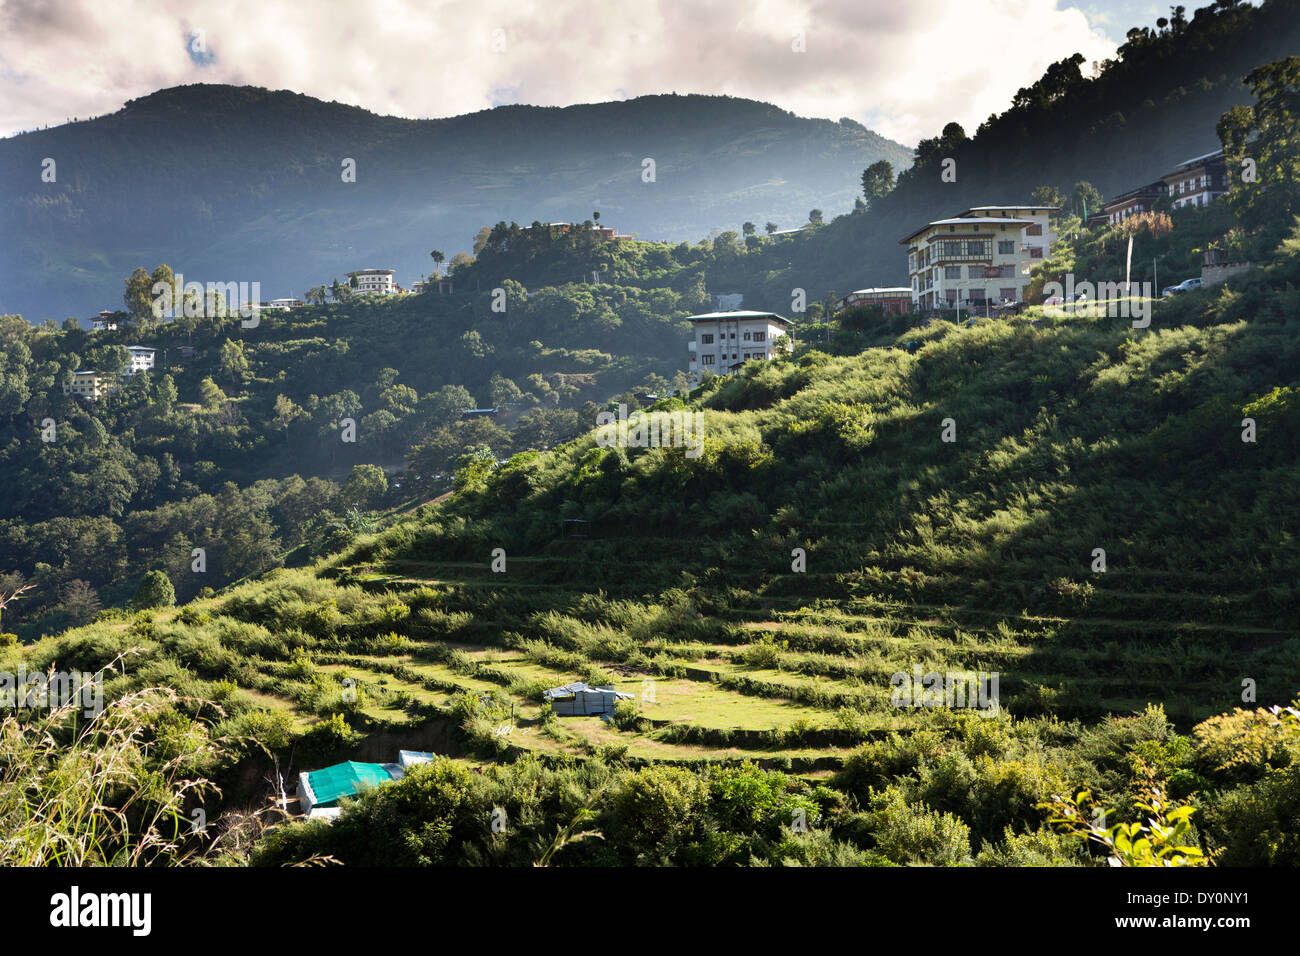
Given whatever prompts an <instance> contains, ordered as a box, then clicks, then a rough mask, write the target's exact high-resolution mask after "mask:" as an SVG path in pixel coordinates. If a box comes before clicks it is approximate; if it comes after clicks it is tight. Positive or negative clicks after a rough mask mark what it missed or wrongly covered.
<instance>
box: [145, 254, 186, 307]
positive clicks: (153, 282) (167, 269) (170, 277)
mask: <svg viewBox="0 0 1300 956" xmlns="http://www.w3.org/2000/svg"><path fill="white" fill-rule="evenodd" d="M159 285H161V286H163V289H162V291H161V292H159V293H158V294H157V295H158V297H159V298H160V299H161V302H160V304H159V306H158V307H157V308H153V309H152V310H151V312H150V315H151V316H152V317H153V318H154V319H161V318H162V312H163V311H164V307H165V309H166V310H169V311H170V312H171V313H172V315H173V316H175V315H176V306H177V305H179V304H180V300H181V290H180V289H178V288H177V287H176V274H175V273H174V272H172V267H171V266H169V265H167V263H165V262H164V263H163V264H162V265H160V266H159V267H158V268H157V269H154V270H153V275H151V276H149V294H150V299H151V301H152V300H154V292H153V290H154V288H156V287H157V286H159ZM180 311H181V312H182V313H183V312H184V311H185V310H184V309H182V310H180Z"/></svg>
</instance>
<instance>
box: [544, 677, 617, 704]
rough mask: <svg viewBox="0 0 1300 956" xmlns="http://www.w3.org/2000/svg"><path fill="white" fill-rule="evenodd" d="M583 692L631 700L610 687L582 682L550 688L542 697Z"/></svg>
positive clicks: (564, 695) (563, 695)
mask: <svg viewBox="0 0 1300 956" xmlns="http://www.w3.org/2000/svg"><path fill="white" fill-rule="evenodd" d="M583 692H586V693H599V694H613V695H614V696H615V697H626V698H627V699H629V700H631V699H632V695H631V694H628V693H625V692H624V691H621V690H615V689H614V688H612V687H592V686H591V685H589V684H585V683H583V682H582V681H574V682H573V683H572V684H565V685H564V686H563V687H552V688H551V689H550V690H548V691H546V692H544V693H543V694H542V696H543V697H547V698H551V697H568V696H569V695H571V694H580V693H583Z"/></svg>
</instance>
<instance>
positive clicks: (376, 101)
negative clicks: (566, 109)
mask: <svg viewBox="0 0 1300 956" xmlns="http://www.w3.org/2000/svg"><path fill="white" fill-rule="evenodd" d="M1191 6H1192V5H1189V9H1190V8H1191ZM1159 9H1163V8H1159ZM1159 15H1160V13H1159V12H1158V8H1157V6H1156V5H1155V4H1152V3H1147V2H1142V0H1079V2H1078V4H1077V5H1075V4H1073V3H1071V2H1070V0H544V2H543V0H538V2H528V0H474V2H472V3H471V2H465V0H453V2H438V0H432V2H431V0H371V2H366V3H362V2H344V0H287V2H279V0H199V2H194V0H189V2H172V0H157V2H153V3H147V2H135V0H0V135H10V134H12V133H14V132H17V131H19V130H23V129H33V128H38V127H42V126H46V125H55V124H57V123H62V122H65V121H66V120H69V119H71V118H73V117H80V118H83V119H84V118H86V117H89V116H97V115H101V114H104V113H111V112H114V111H116V110H117V109H119V108H120V107H121V105H122V103H123V102H124V101H126V100H128V99H132V98H135V97H138V96H143V95H145V94H147V93H150V92H152V91H154V90H156V89H160V88H163V87H169V86H177V85H180V84H185V83H233V84H249V85H254V86H264V87H268V88H271V89H289V90H294V91H295V92H300V93H306V94H309V95H311V96H316V97H319V98H321V99H325V100H338V101H339V102H343V103H350V104H356V105H358V106H362V107H365V108H366V109H369V110H373V111H374V112H377V113H387V114H392V115H396V116H407V117H431V116H452V115H456V114H459V113H467V112H473V111H475V110H481V109H486V108H488V107H491V106H495V105H499V104H502V103H532V104H538V105H543V106H566V105H569V104H572V103H588V102H596V101H603V100H613V99H622V98H626V97H632V96H639V95H642V94H647V93H661V92H671V91H676V92H678V93H726V94H730V95H734V96H744V97H751V98H754V99H760V100H766V101H769V102H772V103H776V104H777V105H779V106H781V107H783V108H785V109H788V110H792V111H794V112H795V113H798V114H800V115H804V116H823V117H828V118H831V119H839V118H840V117H842V116H848V117H851V118H853V119H857V120H859V121H860V122H863V123H865V124H867V125H868V126H870V127H872V128H873V129H876V130H877V131H879V132H881V133H883V134H884V135H886V136H889V137H891V138H893V139H897V140H899V141H901V142H903V143H906V144H908V145H912V144H914V143H915V142H916V140H917V139H918V138H919V137H921V136H930V135H934V134H935V133H937V132H938V130H939V129H940V128H941V127H942V126H943V124H944V123H946V122H949V121H950V120H957V121H958V122H960V123H962V124H963V125H964V126H966V127H967V129H968V131H969V130H972V129H973V128H974V127H975V126H977V125H979V123H980V122H982V121H983V120H984V119H985V118H987V117H988V115H989V114H990V113H993V112H997V111H1001V110H1003V109H1005V108H1006V106H1007V104H1008V103H1009V101H1010V98H1011V96H1012V95H1013V94H1014V93H1015V91H1016V90H1017V89H1019V88H1020V87H1022V86H1025V85H1028V84H1029V83H1032V82H1033V81H1034V80H1035V79H1037V78H1038V77H1039V76H1040V75H1041V73H1042V70H1043V68H1044V67H1045V66H1046V65H1047V64H1049V63H1051V62H1052V61H1053V60H1058V59H1060V58H1062V57H1065V56H1069V55H1071V54H1073V53H1075V52H1079V53H1082V54H1083V55H1084V56H1085V57H1086V58H1087V60H1088V61H1089V62H1091V61H1093V60H1101V59H1104V58H1106V57H1107V56H1111V55H1113V53H1114V51H1115V47H1116V45H1117V43H1119V42H1122V40H1123V36H1124V33H1125V32H1126V31H1127V30H1128V28H1129V27H1131V26H1135V25H1139V24H1140V25H1151V24H1153V23H1154V22H1155V18H1156V17H1157V16H1159Z"/></svg>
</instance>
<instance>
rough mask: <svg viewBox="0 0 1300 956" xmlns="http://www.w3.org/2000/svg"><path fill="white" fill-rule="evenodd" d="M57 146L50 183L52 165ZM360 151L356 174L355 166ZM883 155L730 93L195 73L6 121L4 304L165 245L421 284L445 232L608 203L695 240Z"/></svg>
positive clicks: (226, 261)
mask: <svg viewBox="0 0 1300 956" xmlns="http://www.w3.org/2000/svg"><path fill="white" fill-rule="evenodd" d="M46 157H50V158H53V159H55V161H56V163H57V174H58V179H57V182H56V183H53V184H50V183H43V182H41V179H40V171H41V163H42V160H43V159H44V158H46ZM346 158H351V159H355V160H356V164H357V180H356V182H355V183H343V182H342V177H341V164H342V162H343V160H344V159H346ZM646 158H651V159H654V161H655V164H656V170H655V173H656V176H655V182H653V183H646V182H643V181H642V161H643V160H644V159H646ZM881 158H884V159H888V160H890V162H892V163H893V164H894V165H895V167H899V166H901V165H905V164H906V163H907V162H908V161H909V158H910V150H908V149H906V148H905V147H903V146H900V145H899V144H897V143H893V142H891V141H889V140H886V139H884V138H883V137H880V136H878V135H876V134H874V133H871V132H869V131H866V130H865V129H862V128H860V127H856V126H849V125H844V124H838V123H833V122H830V121H827V120H811V119H802V118H799V117H796V116H794V115H793V114H791V113H787V112H785V111H783V110H780V109H777V108H776V107H773V106H770V105H767V104H764V103H757V102H754V101H750V100H741V99H734V98H730V97H708V96H676V95H667V96H650V97H642V98H639V99H635V100H629V101H626V102H619V103H603V104H596V105H588V106H574V107H568V108H564V109H559V108H542V107H531V106H511V107H502V108H499V109H495V110H490V111H485V112H481V113H476V114H470V115H466V116H459V117H454V118H451V119H441V120H403V119H396V118H393V117H382V116H376V115H374V114H372V113H368V112H367V111H365V110H362V109H359V108H356V107H351V106H344V105H341V104H338V103H324V102H321V101H320V100H316V99H313V98H311V97H308V96H302V95H299V94H294V93H289V92H285V91H279V92H269V91H267V90H262V89H258V88H252V87H230V86H208V85H196V86H188V87H177V88H174V89H169V90H163V91H160V92H158V93H155V94H152V95H150V96H147V97H144V98H142V99H139V100H134V101H132V102H130V103H128V104H127V105H126V106H125V107H124V108H123V109H122V110H121V111H119V112H117V113H114V114H112V115H110V116H105V117H100V118H98V119H94V120H90V121H86V122H80V123H73V124H70V125H66V126H60V127H56V128H54V129H50V130H44V131H40V132H35V133H29V134H25V135H22V136H18V137H14V138H11V139H8V140H4V141H0V182H4V183H5V184H6V191H5V194H4V195H3V197H2V198H0V230H3V232H4V235H5V236H6V239H7V241H6V243H5V248H4V253H3V256H0V311H5V312H20V313H22V314H24V315H26V316H27V317H28V318H29V319H33V320H37V319H41V318H45V317H47V316H53V317H55V318H63V317H64V316H65V315H68V314H74V315H83V316H84V315H87V314H90V313H91V312H93V311H97V310H98V309H100V308H104V307H116V306H118V305H119V304H120V298H121V288H122V286H121V283H122V279H123V277H124V276H126V275H127V274H129V273H130V271H131V270H132V269H134V268H135V267H136V266H137V265H140V264H144V263H147V264H148V265H149V266H150V267H151V268H152V266H153V265H155V264H157V263H158V262H167V263H169V264H171V265H172V266H173V267H174V268H175V269H177V270H178V271H181V272H183V273H185V274H186V276H187V278H190V279H197V280H201V281H209V280H211V281H230V280H236V281H241V280H242V281H250V282H251V281H254V280H258V281H261V283H262V291H263V294H264V296H266V297H272V296H280V295H288V294H289V293H290V292H291V291H292V292H294V293H296V294H301V293H302V292H303V291H304V290H305V289H306V287H307V286H308V285H309V284H316V283H318V282H321V281H328V280H329V279H331V278H333V277H335V276H340V275H341V274H342V273H343V272H345V271H346V270H348V269H352V268H359V267H366V266H383V267H389V268H395V269H397V270H398V273H399V275H398V279H399V281H401V282H403V283H404V284H407V285H409V284H410V283H411V282H412V281H414V280H415V279H417V278H418V277H419V275H420V274H421V273H424V272H428V271H429V270H430V266H431V262H430V259H429V251H430V250H431V249H434V248H438V249H442V250H443V251H444V252H446V254H447V256H448V257H450V256H451V255H452V254H453V253H454V252H456V251H458V250H462V249H464V250H467V251H468V248H469V246H470V244H471V241H472V237H473V235H474V233H475V232H477V230H478V229H479V227H480V226H482V225H485V224H491V223H494V222H497V221H499V220H502V219H517V220H520V221H522V222H532V221H533V220H536V219H540V220H552V219H553V220H583V219H586V218H589V217H590V216H591V213H592V211H593V210H594V209H599V210H600V211H601V213H602V221H603V222H604V223H607V224H609V225H611V226H614V227H615V228H617V229H618V230H619V231H620V232H636V233H638V234H640V235H641V236H643V237H646V238H660V237H662V238H669V239H673V240H683V239H690V240H694V239H697V238H699V237H700V236H702V235H704V234H707V233H708V232H709V231H710V230H711V229H713V228H717V227H723V228H727V227H730V228H736V227H738V226H739V224H740V223H741V222H742V221H743V220H746V219H752V220H754V221H756V222H758V223H760V224H761V223H762V222H765V221H767V220H769V219H772V220H775V221H777V222H780V223H782V224H783V225H788V226H793V225H797V224H799V223H802V222H804V221H805V220H806V218H807V214H808V210H809V209H811V208H813V207H814V206H822V207H825V208H828V209H837V208H844V207H846V206H848V205H849V204H850V203H851V202H852V197H853V195H854V193H855V192H856V190H857V185H858V184H857V180H858V177H859V176H860V174H861V171H862V169H863V168H865V167H866V166H867V165H869V164H870V163H872V162H874V161H876V160H878V159H881Z"/></svg>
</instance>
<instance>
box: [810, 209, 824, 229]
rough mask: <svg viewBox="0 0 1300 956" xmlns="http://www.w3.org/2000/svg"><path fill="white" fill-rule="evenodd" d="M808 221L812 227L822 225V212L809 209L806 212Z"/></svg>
mask: <svg viewBox="0 0 1300 956" xmlns="http://www.w3.org/2000/svg"><path fill="white" fill-rule="evenodd" d="M808 221H809V222H810V223H812V224H813V225H814V226H820V225H821V224H822V211H821V210H820V209H810V210H809V211H808Z"/></svg>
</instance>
